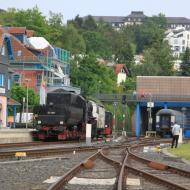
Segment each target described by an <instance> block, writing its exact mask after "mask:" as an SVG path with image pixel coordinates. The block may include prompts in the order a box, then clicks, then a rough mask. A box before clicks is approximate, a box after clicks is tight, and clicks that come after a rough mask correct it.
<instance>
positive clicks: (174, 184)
mask: <svg viewBox="0 0 190 190" xmlns="http://www.w3.org/2000/svg"><path fill="white" fill-rule="evenodd" d="M125 167H126V169H130V170H132V171H134V172H135V173H137V174H138V175H140V176H144V177H148V178H152V179H153V180H154V181H155V182H156V183H158V182H159V183H161V184H163V183H164V184H165V185H166V186H168V187H170V188H172V189H173V188H175V189H177V190H189V189H187V188H186V187H182V186H180V185H178V184H176V183H172V182H171V181H168V180H166V179H163V178H160V177H158V176H155V175H152V174H150V173H148V172H145V171H143V170H140V169H137V168H134V167H131V166H129V165H128V164H126V165H125Z"/></svg>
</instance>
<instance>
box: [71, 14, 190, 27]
mask: <svg viewBox="0 0 190 190" xmlns="http://www.w3.org/2000/svg"><path fill="white" fill-rule="evenodd" d="M86 18H87V17H86V16H85V17H83V20H85V19H86ZM92 18H93V19H94V20H95V21H96V22H102V21H104V22H105V23H107V24H109V25H110V26H112V27H113V28H114V29H116V30H119V29H120V28H121V27H123V26H131V25H139V24H142V23H143V22H144V21H145V19H146V18H148V16H146V15H145V14H144V13H143V11H131V13H130V14H129V15H128V16H92ZM69 22H70V21H68V23H69ZM166 27H167V29H174V28H176V27H184V28H185V29H186V30H190V19H188V18H185V17H166Z"/></svg>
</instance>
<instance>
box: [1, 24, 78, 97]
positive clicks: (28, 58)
mask: <svg viewBox="0 0 190 190" xmlns="http://www.w3.org/2000/svg"><path fill="white" fill-rule="evenodd" d="M1 29H3V30H4V31H5V32H6V33H8V34H9V35H10V37H11V40H10V43H11V48H12V52H13V57H12V59H11V60H10V65H11V68H12V69H13V70H14V74H13V80H14V81H15V82H16V83H18V84H20V85H28V87H31V88H33V89H34V90H35V91H37V92H38V91H39V89H40V85H41V83H42V82H43V81H46V85H47V91H52V90H55V89H57V88H63V89H65V90H69V91H75V92H77V93H79V92H80V89H79V88H73V87H71V86H70V78H69V75H70V65H69V60H70V52H69V51H67V50H64V49H62V48H59V47H53V46H52V45H51V44H50V43H49V42H48V41H47V40H46V39H45V38H43V37H35V36H34V31H31V30H27V29H26V27H1ZM2 35H4V34H2Z"/></svg>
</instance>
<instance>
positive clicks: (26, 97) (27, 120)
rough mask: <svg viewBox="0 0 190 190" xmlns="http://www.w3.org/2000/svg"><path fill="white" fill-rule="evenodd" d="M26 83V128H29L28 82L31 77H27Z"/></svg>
mask: <svg viewBox="0 0 190 190" xmlns="http://www.w3.org/2000/svg"><path fill="white" fill-rule="evenodd" d="M25 81H26V82H27V84H26V128H28V83H29V81H31V79H25Z"/></svg>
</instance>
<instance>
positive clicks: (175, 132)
mask: <svg viewBox="0 0 190 190" xmlns="http://www.w3.org/2000/svg"><path fill="white" fill-rule="evenodd" d="M179 134H180V125H179V124H177V123H176V122H175V123H174V125H173V127H172V135H173V138H172V146H171V148H173V146H174V143H175V148H177V145H178V139H179Z"/></svg>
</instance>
